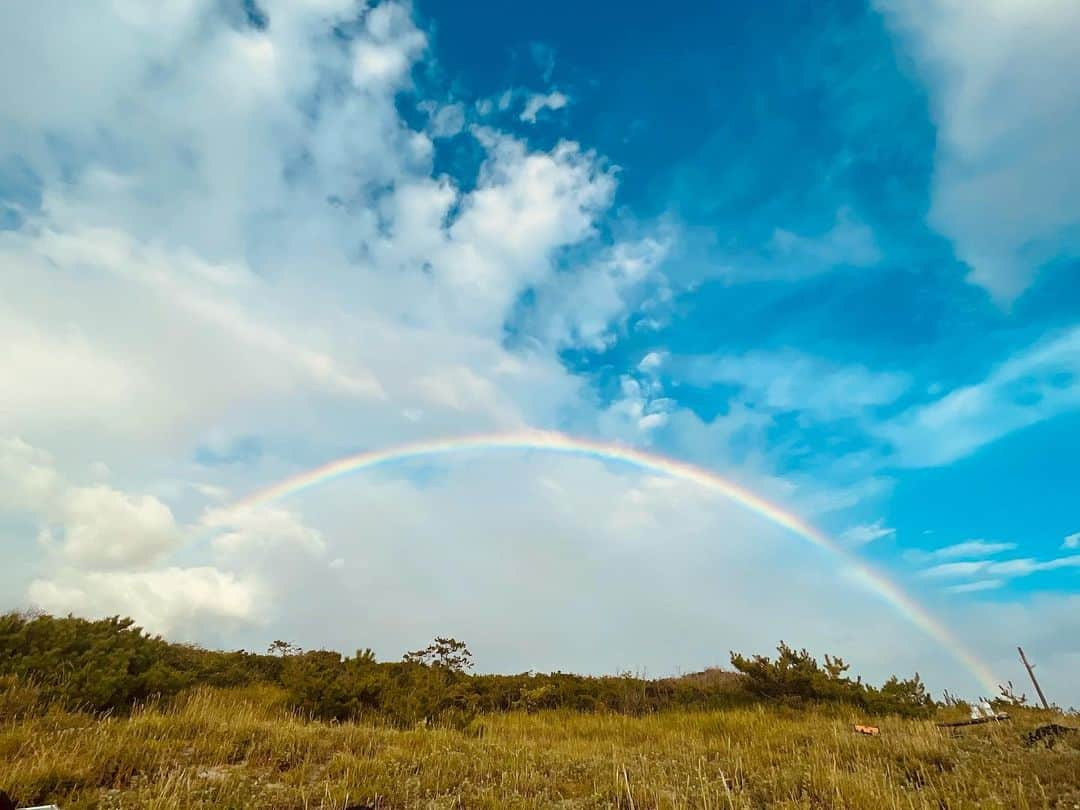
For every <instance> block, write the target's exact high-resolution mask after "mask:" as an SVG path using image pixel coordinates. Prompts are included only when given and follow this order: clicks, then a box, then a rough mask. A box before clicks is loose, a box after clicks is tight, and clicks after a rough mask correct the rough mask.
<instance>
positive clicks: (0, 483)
mask: <svg viewBox="0 0 1080 810" xmlns="http://www.w3.org/2000/svg"><path fill="white" fill-rule="evenodd" d="M59 487H60V480H59V476H58V475H57V472H56V469H55V467H54V466H53V460H52V457H51V456H50V455H49V454H48V453H46V452H45V451H44V450H40V449H38V448H36V447H31V446H30V445H29V444H27V443H26V442H24V441H22V440H21V439H18V438H0V510H3V511H12V512H38V511H40V510H41V509H43V508H44V507H45V506H47V505H48V504H49V503H50V502H51V501H52V499H53V498H54V497H55V495H56V492H57V490H58V489H59Z"/></svg>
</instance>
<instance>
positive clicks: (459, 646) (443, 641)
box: [0, 614, 933, 729]
mask: <svg viewBox="0 0 1080 810" xmlns="http://www.w3.org/2000/svg"><path fill="white" fill-rule="evenodd" d="M732 663H733V664H734V665H735V668H736V669H737V670H738V671H739V672H740V673H742V674H741V675H737V674H733V673H724V672H722V671H719V670H709V671H706V672H703V673H697V674H695V675H692V676H685V677H682V678H667V679H661V680H645V679H643V678H635V677H632V676H630V675H628V674H627V675H619V676H611V677H599V678H598V677H585V676H581V675H570V674H566V673H561V672H556V673H551V674H537V673H531V672H530V673H523V674H520V675H472V674H469V673H468V671H467V670H468V669H469V668H471V666H472V656H471V654H470V653H469V650H468V648H467V647H466V646H465V644H463V643H462V642H460V641H456V640H455V639H452V638H436V639H435V641H434V642H433V643H432V644H431V645H429V646H428V647H426V648H424V649H423V650H417V651H415V652H412V653H408V654H407V655H406V656H405V659H404V660H403V661H401V662H398V663H379V662H377V661H376V660H375V655H374V653H372V651H371V650H367V649H366V650H359V651H357V653H356V654H355V655H354V656H352V657H343V656H342V655H341V654H340V653H337V652H332V651H327V650H311V651H306V652H304V651H301V650H300V649H299V648H298V647H296V646H294V645H292V644H290V643H288V642H284V641H281V642H274V643H273V644H271V645H270V650H269V651H268V653H267V654H264V655H257V654H253V653H247V652H243V651H238V652H217V651H211V650H205V649H202V648H199V647H194V646H191V645H184V644H171V643H169V642H167V641H165V640H163V639H162V638H160V637H158V636H151V635H149V634H147V633H145V632H143V631H142V630H141V629H140V628H139V627H136V626H135V625H134V623H133V622H132V621H131V620H130V619H121V618H119V617H112V618H109V619H103V620H100V621H86V620H84V619H76V618H73V617H67V618H54V617H51V616H36V617H28V616H23V615H19V614H8V615H4V616H0V679H5V678H6V679H12V678H14V679H16V680H17V681H18V682H20V683H23V684H32V685H33V689H34V692H35V694H40V695H41V696H42V697H43V698H45V700H46V701H47V702H49V703H59V704H62V705H64V706H67V707H79V708H84V709H89V710H92V711H96V712H126V711H129V710H130V709H131V708H132V707H133V706H135V705H137V704H138V703H140V702H144V701H149V700H169V699H171V698H173V697H174V696H176V695H177V694H178V693H180V692H181V691H183V690H185V689H188V688H190V687H193V686H200V685H209V686H216V687H235V686H247V685H251V684H257V683H266V684H272V685H274V686H277V687H280V688H281V689H283V690H284V692H285V694H286V696H287V701H288V705H289V706H291V707H292V708H293V709H295V710H296V711H298V712H301V713H303V714H305V715H309V716H311V717H315V718H320V719H329V720H350V719H355V718H359V717H371V718H380V719H382V720H385V721H387V722H390V723H393V724H395V725H400V726H410V725H414V724H417V723H423V724H438V725H449V726H452V727H455V728H461V729H464V728H466V727H468V726H470V725H471V724H472V722H473V720H474V719H475V718H476V716H477V715H478V714H482V713H487V712H501V711H528V712H532V711H539V710H542V709H564V710H574V711H589V712H593V711H609V712H619V713H624V714H645V713H650V712H658V711H662V710H665V709H672V708H684V709H686V708H702V709H716V708H724V707H730V706H734V705H739V704H745V703H747V702H752V701H755V700H762V699H771V700H783V701H838V702H848V703H853V704H856V705H859V706H861V707H862V708H864V709H866V710H867V711H870V712H901V713H905V714H918V713H922V712H925V711H927V710H928V709H929V708H931V707H932V705H933V704H932V702H931V700H930V698H929V696H928V695H927V694H926V690H925V688H924V687H923V685H922V682H921V681H920V680H919V677H918V675H916V676H915V678H913V679H911V680H898V679H897V678H890V679H889V680H888V681H887V682H886V683H885V684H884V685H883V686H882V687H881V688H880V689H876V688H873V687H869V686H866V685H864V684H862V683H861V681H858V680H855V681H852V680H851V679H850V678H848V677H847V676H846V675H845V673H846V671H847V668H848V667H847V665H846V664H845V663H844V662H843V661H842V660H840V659H838V658H836V659H834V658H830V657H828V656H826V658H825V664H824V666H821V665H819V664H818V663H817V661H815V660H814V658H813V657H812V656H810V654H809V653H807V652H806V651H805V650H802V651H798V652H796V651H795V650H793V649H791V648H789V647H787V645H785V644H783V643H781V645H780V647H779V648H778V656H777V658H776V660H775V661H773V660H770V659H768V658H765V657H762V656H754V657H752V658H744V657H743V656H740V655H732ZM9 694H10V695H13V696H15V697H17V696H18V692H17V691H14V690H9ZM15 697H13V698H12V700H14V699H15ZM17 702H18V701H16V703H17ZM0 710H2V711H3V712H4V713H6V714H9V715H12V716H14V715H16V714H18V712H19V711H20V709H19V706H17V705H14V704H13V705H12V706H10V707H0Z"/></svg>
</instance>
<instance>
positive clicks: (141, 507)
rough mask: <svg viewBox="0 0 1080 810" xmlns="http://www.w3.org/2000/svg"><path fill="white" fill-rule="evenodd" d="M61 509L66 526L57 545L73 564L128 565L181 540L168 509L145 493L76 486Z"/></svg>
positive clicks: (150, 558)
mask: <svg viewBox="0 0 1080 810" xmlns="http://www.w3.org/2000/svg"><path fill="white" fill-rule="evenodd" d="M59 510H60V515H59V516H60V518H61V519H62V521H63V526H64V538H63V542H62V545H61V547H60V548H61V551H62V554H63V556H64V559H65V560H66V561H68V562H69V563H71V564H73V565H78V566H85V567H87V568H93V569H99V570H100V569H111V568H121V569H124V568H131V567H134V566H140V565H145V564H147V563H151V562H154V561H155V560H157V559H159V558H160V557H161V556H163V555H164V554H166V553H168V552H169V551H172V550H173V549H175V548H176V547H177V546H178V545H179V543H180V534H179V530H178V529H177V526H176V523H175V521H174V520H173V515H172V511H171V510H170V509H169V507H168V506H166V505H165V504H163V503H162V502H161V501H159V500H158V499H157V498H154V497H152V496H149V495H129V494H127V493H124V492H119V491H117V490H115V489H112V488H110V487H105V486H100V485H99V486H93V487H75V488H72V489H71V490H70V491H68V492H67V494H66V495H65V496H64V498H63V500H62V503H61V504H60V506H59Z"/></svg>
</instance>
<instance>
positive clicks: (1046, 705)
mask: <svg viewBox="0 0 1080 810" xmlns="http://www.w3.org/2000/svg"><path fill="white" fill-rule="evenodd" d="M1016 649H1017V650H1019V651H1020V660H1021V661H1023V662H1024V667H1026V668H1027V671H1028V675H1030V676H1031V682H1032V683H1033V684H1035V691H1036V692H1038V693H1039V700H1041V701H1042V705H1043V708H1044V709H1046V710H1047V711H1049V709H1050V704H1049V703H1047V702H1046V695H1044V694H1043V691H1042V687H1040V686H1039V682H1038V681H1037V680H1035V667H1033V666H1032V665H1031V664H1029V663H1028V660H1027V656H1026V655H1024V648H1023V647H1017V648H1016Z"/></svg>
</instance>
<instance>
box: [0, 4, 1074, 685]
mask: <svg viewBox="0 0 1080 810" xmlns="http://www.w3.org/2000/svg"><path fill="white" fill-rule="evenodd" d="M1078 38H1080V6H1077V4H1076V3H1074V2H1072V0H1033V1H1032V2H1025V3H1019V2H1015V0H988V2H985V3H981V4H971V3H967V2H962V0H929V2H925V1H924V0H919V2H916V0H871V2H854V1H853V0H852V1H850V2H849V1H848V0H833V2H828V3H818V4H810V6H808V5H807V4H805V3H797V2H780V0H777V1H776V2H769V3H761V4H750V5H749V6H748V5H747V4H745V3H708V4H706V3H691V4H682V5H680V6H678V7H671V8H664V9H657V7H656V6H655V4H644V3H633V2H631V3H618V4H615V3H607V2H595V3H588V4H582V3H568V2H564V0H551V1H550V2H548V3H544V4H542V5H541V4H516V5H515V6H514V7H513V9H508V7H507V6H506V4H504V3H495V2H488V1H487V0H468V1H467V2H454V3H450V2H447V0H415V2H414V3H412V4H409V3H407V2H400V1H399V0H382V1H381V2H370V3H366V2H361V1H359V0H163V2H161V3H157V4H153V7H152V8H151V7H150V6H147V5H145V4H142V3H138V2H132V0H92V1H91V0H88V2H85V3H81V4H79V5H78V6H77V7H72V6H71V5H70V4H68V3H61V2H60V0H41V2H38V3H35V4H30V5H27V4H19V5H16V4H6V5H4V6H3V7H2V8H0V543H2V544H3V548H4V551H5V554H4V559H5V565H4V566H3V567H2V568H0V609H22V608H28V607H34V608H38V609H42V610H46V611H49V612H53V613H59V614H65V613H68V612H71V613H75V614H77V615H84V616H103V615H112V614H116V613H120V614H125V615H130V616H132V617H134V618H135V619H136V620H137V621H138V622H139V623H140V625H142V626H144V627H146V628H147V629H149V630H151V631H152V632H159V633H163V634H165V635H167V636H168V637H170V638H174V639H178V640H185V641H193V642H197V643H202V644H206V645H209V646H222V647H229V648H235V647H238V646H244V647H247V648H250V649H262V648H265V646H266V645H267V644H268V643H269V642H270V641H271V640H273V639H277V638H285V639H288V640H290V641H293V642H294V643H297V644H299V645H300V646H302V647H304V648H318V647H323V646H326V647H331V648H335V649H340V650H343V651H345V652H350V651H351V650H354V649H358V648H364V647H371V648H373V649H374V650H375V652H376V654H377V655H378V656H379V657H380V658H382V659H384V660H394V659H396V658H398V657H400V656H401V655H402V654H403V653H404V652H405V651H407V650H409V649H415V648H417V647H420V646H423V644H425V643H426V642H427V641H428V640H430V639H431V638H432V637H433V636H435V635H453V636H455V637H457V638H461V639H463V640H465V641H466V642H467V643H468V644H469V645H470V648H471V649H472V651H473V653H474V656H475V658H476V661H477V668H478V669H479V670H481V671H500V672H521V671H527V670H536V671H551V670H556V669H561V670H571V671H578V672H589V673H600V672H618V671H626V670H630V671H635V672H641V673H645V674H648V675H667V674H672V673H678V672H689V671H693V670H696V669H701V668H703V667H705V666H712V665H723V664H725V663H726V662H727V659H728V655H729V652H730V651H731V650H736V651H740V652H744V653H768V652H770V651H771V650H772V649H773V648H774V646H775V645H776V643H777V642H778V641H780V640H784V641H786V642H788V643H790V644H794V645H796V646H800V647H807V648H809V649H810V650H811V651H812V652H815V653H817V654H818V655H821V654H824V653H826V652H827V653H831V654H840V655H842V656H843V657H844V658H845V659H846V660H848V661H850V662H851V663H852V666H853V671H854V672H858V673H860V674H862V675H864V676H865V677H868V678H870V679H872V680H882V679H884V678H885V677H887V676H888V675H890V674H893V673H896V674H899V675H902V676H907V675H910V674H912V673H914V672H916V671H917V672H919V673H920V674H921V676H922V677H923V678H924V679H925V680H926V681H927V683H928V684H929V686H930V687H931V688H932V689H933V690H936V691H938V692H940V690H941V689H945V688H948V689H949V690H950V691H952V692H954V693H960V694H967V695H971V696H975V695H980V694H987V693H988V689H989V685H988V684H986V683H985V682H980V681H979V680H978V679H977V678H976V676H975V675H974V674H973V673H972V671H971V667H969V666H967V665H965V663H964V661H963V660H962V656H960V655H957V649H956V648H957V647H958V646H963V647H964V648H965V649H968V650H970V651H971V652H972V653H973V654H974V655H975V656H976V657H977V658H978V659H980V660H981V661H982V662H983V663H984V664H985V666H986V667H987V668H988V669H989V670H990V671H991V672H992V673H993V675H994V678H995V679H996V680H997V681H999V682H1005V681H1006V680H1012V681H1013V682H1014V684H1015V685H1016V686H1017V688H1018V690H1019V691H1028V692H1030V691H1031V690H1030V689H1028V688H1027V682H1026V680H1025V677H1024V672H1023V669H1022V667H1021V665H1020V662H1019V660H1018V657H1017V655H1016V649H1015V648H1016V646H1017V645H1022V646H1023V647H1024V648H1025V651H1026V652H1027V653H1028V656H1029V658H1030V659H1032V660H1033V661H1034V662H1036V664H1037V665H1038V668H1039V670H1038V671H1039V673H1040V677H1041V679H1042V682H1043V686H1044V689H1045V691H1046V692H1047V694H1048V696H1049V697H1050V698H1051V699H1052V700H1056V701H1058V702H1059V703H1061V704H1063V705H1078V704H1080V679H1077V678H1076V677H1075V674H1076V672H1077V670H1078V669H1080V497H1078V495H1080V465H1078V464H1077V461H1076V459H1077V458H1078V457H1080V156H1078V155H1077V152H1076V147H1075V144H1076V143H1078V142H1080V81H1078V80H1080V51H1078V50H1077V49H1076V48H1075V47H1074V46H1073V43H1074V42H1075V41H1077V39H1078ZM528 430H550V431H559V432H562V433H565V434H568V435H571V436H578V437H581V438H583V439H587V440H589V441H592V442H602V443H606V444H610V445H617V446H621V447H628V448H633V449H637V450H640V451H645V452H648V453H653V454H658V455H661V456H664V457H667V458H670V459H674V460H677V461H679V462H682V463H688V464H693V465H696V466H697V467H699V468H701V469H703V470H706V471H708V472H709V473H712V474H716V475H720V476H723V477H724V478H725V479H727V480H728V481H730V482H732V483H733V484H736V485H738V486H739V487H742V488H745V489H747V490H749V491H751V492H753V493H755V494H756V495H757V496H758V497H760V498H763V499H766V500H768V501H770V502H771V503H772V504H774V505H775V507H776V508H777V509H780V510H782V511H783V512H785V513H787V514H789V515H793V516H795V517H797V518H798V519H799V520H801V521H804V522H806V523H807V524H809V525H811V526H813V527H814V528H815V529H816V530H818V531H820V532H822V533H824V535H826V536H827V537H829V538H830V543H833V544H834V545H835V546H836V547H837V548H840V549H842V552H843V553H835V552H832V551H829V550H828V549H823V548H821V547H817V546H815V545H813V544H812V543H807V542H806V541H805V538H803V537H800V536H798V533H793V532H792V531H791V530H790V529H789V528H786V527H785V526H783V525H780V524H778V523H777V522H775V521H770V520H768V519H767V518H765V517H763V516H762V515H760V514H757V513H755V512H753V511H751V510H748V509H746V508H745V505H743V504H741V503H739V502H738V501H736V500H731V499H726V498H724V497H722V496H719V495H717V493H716V492H714V491H710V490H706V489H703V488H701V487H699V486H696V485H695V484H694V483H693V482H692V481H688V480H678V479H673V478H671V477H668V476H665V475H664V474H662V473H660V472H658V471H656V470H651V471H650V470H643V469H640V468H635V467H633V466H628V465H625V464H620V463H617V462H614V461H611V460H604V459H602V458H596V457H582V456H573V455H562V454H552V453H546V452H543V451H540V450H508V449H499V450H489V451H484V450H483V449H476V448H474V449H472V450H469V451H467V452H462V453H458V454H453V455H441V456H438V457H434V456H432V457H421V458H411V459H408V460H402V461H400V462H399V463H391V464H386V465H382V466H380V467H379V468H377V469H371V470H366V471H360V472H357V473H355V474H353V475H347V476H341V477H339V478H336V479H334V480H333V481H329V482H327V483H325V484H322V485H320V486H315V487H310V488H308V489H307V490H305V491H303V492H298V493H295V494H293V495H290V496H288V497H283V498H280V499H277V500H274V501H267V502H258V503H252V502H250V501H244V499H245V498H247V497H248V496H249V495H250V494H251V493H253V492H257V491H260V490H262V489H264V488H266V487H269V486H271V485H273V484H274V483H275V482H278V481H280V480H282V479H285V478H288V477H290V476H295V475H299V474H302V473H303V472H304V471H306V470H309V469H311V468H315V467H317V466H319V465H322V464H325V463H327V462H329V461H332V460H334V459H336V458H340V457H343V456H347V455H350V454H355V453H359V452H366V451H375V450H381V449H385V448H390V447H393V446H395V445H399V444H405V443H410V442H417V441H437V440H440V439H448V438H454V437H460V436H465V435H471V434H476V433H488V434H490V433H498V434H508V433H520V432H522V431H528ZM242 501H243V502H244V503H243V504H242V505H241V506H237V504H238V503H240V502H242ZM853 561H855V562H853ZM859 565H868V566H870V567H871V568H872V569H873V570H875V571H877V572H878V574H880V575H881V576H884V577H886V578H887V579H888V580H890V581H891V582H892V583H894V584H895V585H896V586H897V587H899V588H901V589H902V590H903V591H905V592H906V593H907V594H908V595H909V597H910V598H911V600H912V602H913V603H914V604H917V605H919V606H920V607H921V609H922V610H925V611H926V612H927V613H928V614H929V615H931V616H933V617H934V622H935V623H936V624H937V625H938V626H940V627H941V628H945V629H946V630H947V632H948V634H950V635H951V637H952V639H953V640H954V641H955V644H950V643H942V642H941V640H940V638H934V637H933V635H932V634H928V633H926V632H925V630H924V628H921V627H920V626H919V625H918V622H915V621H912V617H911V614H910V611H905V610H902V609H900V610H898V609H897V608H896V606H895V605H893V604H890V603H889V601H888V600H886V599H883V598H882V593H881V588H880V587H876V586H874V585H873V583H869V584H868V582H867V579H866V578H865V577H862V576H859V575H858V567H859Z"/></svg>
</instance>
